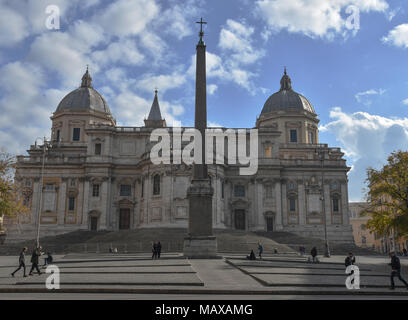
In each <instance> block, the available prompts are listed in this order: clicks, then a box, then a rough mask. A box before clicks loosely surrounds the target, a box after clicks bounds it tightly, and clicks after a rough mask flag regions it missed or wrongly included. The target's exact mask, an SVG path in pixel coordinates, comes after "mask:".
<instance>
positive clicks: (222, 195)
mask: <svg viewBox="0 0 408 320" xmlns="http://www.w3.org/2000/svg"><path fill="white" fill-rule="evenodd" d="M224 187H225V184H224V181H222V182H221V199H224Z"/></svg>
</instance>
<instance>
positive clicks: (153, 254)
mask: <svg viewBox="0 0 408 320" xmlns="http://www.w3.org/2000/svg"><path fill="white" fill-rule="evenodd" d="M156 256H157V244H156V242H154V243H153V244H152V259H155V258H156Z"/></svg>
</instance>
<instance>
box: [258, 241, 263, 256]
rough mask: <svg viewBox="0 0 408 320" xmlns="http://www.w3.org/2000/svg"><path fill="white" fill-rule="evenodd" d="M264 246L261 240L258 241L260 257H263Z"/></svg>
mask: <svg viewBox="0 0 408 320" xmlns="http://www.w3.org/2000/svg"><path fill="white" fill-rule="evenodd" d="M263 250H264V249H263V246H262V244H261V242H260V241H258V255H259V259H262V253H263Z"/></svg>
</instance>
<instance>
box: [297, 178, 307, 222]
mask: <svg viewBox="0 0 408 320" xmlns="http://www.w3.org/2000/svg"><path fill="white" fill-rule="evenodd" d="M298 191H299V194H298V201H299V224H300V225H305V224H306V194H305V185H304V184H303V183H299V186H298Z"/></svg>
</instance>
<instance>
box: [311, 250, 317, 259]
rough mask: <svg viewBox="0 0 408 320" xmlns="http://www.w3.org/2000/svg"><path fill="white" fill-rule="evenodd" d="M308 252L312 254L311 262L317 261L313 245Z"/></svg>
mask: <svg viewBox="0 0 408 320" xmlns="http://www.w3.org/2000/svg"><path fill="white" fill-rule="evenodd" d="M310 254H311V256H312V262H317V258H316V257H317V249H316V247H313V248H312V250H311V251H310Z"/></svg>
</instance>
